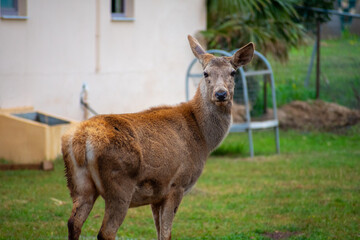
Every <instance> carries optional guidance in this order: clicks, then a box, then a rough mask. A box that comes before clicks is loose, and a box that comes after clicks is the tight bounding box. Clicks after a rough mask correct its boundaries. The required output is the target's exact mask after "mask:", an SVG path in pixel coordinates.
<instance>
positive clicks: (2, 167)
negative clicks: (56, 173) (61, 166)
mask: <svg viewBox="0 0 360 240" xmlns="http://www.w3.org/2000/svg"><path fill="white" fill-rule="evenodd" d="M11 170H44V171H51V170H54V164H53V163H52V162H50V161H45V162H42V163H27V164H16V163H10V164H0V171H11Z"/></svg>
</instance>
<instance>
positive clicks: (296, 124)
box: [233, 100, 360, 131]
mask: <svg viewBox="0 0 360 240" xmlns="http://www.w3.org/2000/svg"><path fill="white" fill-rule="evenodd" d="M272 116H273V111H272V109H268V112H267V114H266V115H265V116H263V117H262V118H261V119H252V120H253V121H257V120H264V119H271V118H272ZM278 118H279V123H280V127H281V128H284V129H302V130H311V129H318V130H325V131H329V130H334V129H339V128H344V127H347V126H352V125H355V124H357V123H358V122H360V111H359V110H352V109H349V108H347V107H344V106H341V105H339V104H336V103H329V102H324V101H321V100H316V101H306V102H305V101H294V102H291V103H289V104H286V105H284V106H282V107H281V108H279V109H278ZM233 121H234V122H244V121H245V106H242V105H237V104H234V107H233Z"/></svg>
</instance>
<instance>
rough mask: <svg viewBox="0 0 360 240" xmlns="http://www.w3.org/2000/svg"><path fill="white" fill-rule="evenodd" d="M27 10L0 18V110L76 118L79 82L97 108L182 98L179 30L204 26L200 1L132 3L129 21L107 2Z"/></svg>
mask: <svg viewBox="0 0 360 240" xmlns="http://www.w3.org/2000/svg"><path fill="white" fill-rule="evenodd" d="M27 15H28V19H27V20H8V19H1V20H0V43H1V44H0V108H12V107H19V106H28V105H31V106H34V108H35V109H38V110H42V111H45V112H48V113H52V114H55V115H61V116H64V117H67V118H72V119H76V120H82V119H83V117H84V113H83V109H82V108H81V106H80V102H79V100H80V92H81V89H82V85H83V84H84V83H85V84H86V85H87V89H88V102H89V104H90V105H91V106H92V108H94V109H95V110H96V111H98V112H99V113H124V112H135V111H139V110H142V109H145V108H148V107H150V106H156V105H162V104H176V103H179V102H181V101H184V100H185V80H184V79H185V71H186V68H187V66H188V64H189V63H190V61H191V60H192V58H193V55H192V52H191V50H190V48H189V46H188V42H187V34H195V33H196V32H197V31H199V30H202V29H205V27H206V8H205V0H172V1H166V0H152V1H148V0H134V18H135V20H134V21H129V22H124V21H121V22H120V21H111V14H110V0H108V1H106V0H92V1H89V0H77V1H72V0H52V1H48V0H31V1H30V0H28V2H27ZM89 116H91V114H90V115H89Z"/></svg>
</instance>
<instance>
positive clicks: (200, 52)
mask: <svg viewBox="0 0 360 240" xmlns="http://www.w3.org/2000/svg"><path fill="white" fill-rule="evenodd" d="M188 40H189V43H190V47H191V50H192V52H193V53H194V55H195V57H196V58H197V59H199V61H200V63H201V64H202V65H203V66H206V65H207V64H208V62H209V61H210V60H211V59H212V58H213V57H214V56H213V55H212V54H208V53H206V51H205V50H204V49H203V48H202V47H201V45H200V43H199V42H198V40H196V39H195V38H194V37H192V36H190V35H188Z"/></svg>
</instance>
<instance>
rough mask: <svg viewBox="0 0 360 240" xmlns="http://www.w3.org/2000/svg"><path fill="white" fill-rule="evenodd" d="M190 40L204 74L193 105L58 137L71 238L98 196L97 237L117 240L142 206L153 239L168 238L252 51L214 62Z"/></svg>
mask: <svg viewBox="0 0 360 240" xmlns="http://www.w3.org/2000/svg"><path fill="white" fill-rule="evenodd" d="M189 42H190V45H191V48H192V50H193V52H194V54H195V56H196V57H198V58H199V60H200V61H201V62H202V64H203V68H204V71H206V72H207V74H208V76H207V77H205V78H204V79H203V80H202V81H201V83H200V84H199V87H198V90H197V92H196V94H195V97H194V98H193V99H192V100H191V101H189V102H186V103H182V104H180V105H178V106H173V107H169V106H164V107H157V108H151V109H149V110H146V111H143V112H140V113H134V114H121V115H100V116H96V117H93V118H91V119H89V120H87V121H84V122H82V123H80V124H79V125H78V126H77V127H76V128H74V129H72V130H71V131H69V132H68V133H67V134H66V135H64V136H63V138H62V152H63V157H64V162H65V167H66V177H67V181H68V188H69V190H70V194H71V197H72V199H73V210H72V214H71V216H70V218H69V221H68V229H69V239H78V238H79V236H80V232H81V227H82V225H83V223H84V221H85V220H86V218H87V216H88V214H89V213H90V211H91V209H92V206H93V204H94V202H95V200H96V198H97V197H98V196H99V195H101V196H102V197H103V198H104V199H105V216H104V219H103V223H102V226H101V229H100V232H99V234H98V239H115V236H116V232H117V229H118V228H119V226H120V225H121V223H122V222H123V220H124V218H125V215H126V212H127V210H128V208H129V207H138V206H142V205H147V204H150V205H151V209H152V212H153V217H154V222H155V226H156V229H157V233H158V239H171V226H172V221H173V218H174V216H175V213H176V211H177V209H178V207H179V204H180V202H181V200H182V198H183V196H184V194H185V193H186V192H187V191H189V190H190V189H191V187H192V186H193V185H194V184H195V182H196V181H197V179H198V178H199V176H200V174H201V172H202V170H203V168H204V165H205V161H206V159H207V156H208V155H209V153H210V152H211V151H212V150H213V149H214V148H215V147H216V146H217V145H218V144H219V143H220V142H221V141H222V139H223V138H224V137H225V135H226V134H227V132H228V129H229V127H230V124H231V106H232V98H233V91H234V79H233V77H232V76H231V72H232V71H234V70H235V69H234V64H235V68H237V67H239V66H240V65H241V64H244V63H245V64H246V63H247V62H248V61H250V60H251V58H252V54H253V51H254V48H253V45H252V44H250V45H247V47H246V51H245V52H246V53H245V54H237V53H236V54H235V56H237V57H236V58H231V59H227V58H224V57H221V58H217V57H214V56H213V55H210V54H206V53H205V51H204V50H203V49H202V47H201V46H200V45H199V44H198V42H197V41H196V40H195V39H194V38H192V37H191V36H189ZM239 51H240V53H241V51H244V49H240V50H239ZM239 56H240V57H239ZM244 59H247V60H245V61H244ZM224 91H226V93H227V94H226V97H224V99H221V100H219V97H217V95H216V93H217V92H222V93H223V92H224Z"/></svg>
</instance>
